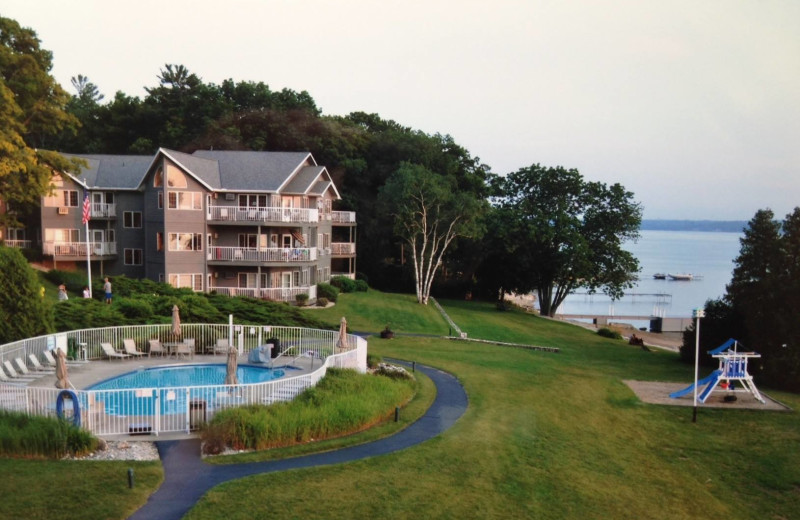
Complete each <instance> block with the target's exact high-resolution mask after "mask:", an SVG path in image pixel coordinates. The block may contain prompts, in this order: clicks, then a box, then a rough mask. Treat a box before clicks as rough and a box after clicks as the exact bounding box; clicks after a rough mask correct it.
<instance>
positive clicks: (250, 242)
mask: <svg viewBox="0 0 800 520" xmlns="http://www.w3.org/2000/svg"><path fill="white" fill-rule="evenodd" d="M257 240H258V235H255V234H252V235H251V234H247V235H246V234H244V233H240V234H239V247H248V248H251V249H255V248H256V247H258V243H257V242H256V241H257Z"/></svg>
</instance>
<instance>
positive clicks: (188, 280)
mask: <svg viewBox="0 0 800 520" xmlns="http://www.w3.org/2000/svg"><path fill="white" fill-rule="evenodd" d="M74 157H80V158H82V159H84V160H86V162H87V163H88V168H85V169H83V170H82V171H81V172H80V173H77V174H73V173H71V172H63V173H61V174H59V175H55V176H54V177H53V188H54V191H53V194H52V195H50V196H47V197H43V198H42V204H41V237H42V252H43V254H44V255H45V256H46V257H48V258H52V260H53V263H54V265H55V266H56V267H58V265H59V264H61V263H64V262H73V263H76V264H79V263H80V262H84V264H85V262H86V259H87V246H88V254H89V259H90V261H91V262H92V273H93V276H100V275H111V276H113V275H121V274H124V275H126V276H129V277H132V278H149V279H152V280H156V281H163V282H167V283H169V284H171V285H173V286H175V287H189V288H191V289H193V290H195V291H206V292H210V291H217V292H220V293H224V294H228V295H246V296H252V297H256V298H263V299H270V300H278V301H289V302H293V301H295V298H296V296H297V295H298V294H308V295H309V297H310V299H311V300H314V299H316V284H317V283H320V282H327V281H328V280H330V278H331V276H333V275H344V276H348V277H350V278H355V252H356V249H355V226H356V218H355V213H352V212H341V211H333V210H332V206H333V202H334V201H336V200H339V199H340V195H339V192H338V191H337V189H336V186H335V185H334V183H333V181H332V179H331V176H330V174H329V173H328V171H327V169H326V168H325V167H324V166H320V165H318V164H317V163H316V162H315V161H314V158H313V157H312V156H311V154H310V153H306V152H229V151H209V150H200V151H197V152H195V153H193V154H186V153H181V152H176V151H173V150H167V149H163V148H162V149H160V150H159V151H158V152H157V153H156V155H155V156H154V157H153V156H112V155H79V156H74ZM86 196H88V197H89V201H90V208H91V216H90V219H89V222H88V225H84V224H83V222H82V214H83V201H84V197H86ZM87 231H88V241H87ZM334 231H335V233H334ZM334 236H336V237H342V238H340V240H341V241H339V242H333V241H332V237H334Z"/></svg>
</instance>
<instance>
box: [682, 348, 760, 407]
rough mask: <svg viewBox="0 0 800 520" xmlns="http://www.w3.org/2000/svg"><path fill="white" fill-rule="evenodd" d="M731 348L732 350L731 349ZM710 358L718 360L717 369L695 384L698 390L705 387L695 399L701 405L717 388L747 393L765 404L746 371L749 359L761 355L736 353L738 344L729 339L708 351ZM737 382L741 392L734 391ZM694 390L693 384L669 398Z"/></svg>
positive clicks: (751, 377) (735, 390)
mask: <svg viewBox="0 0 800 520" xmlns="http://www.w3.org/2000/svg"><path fill="white" fill-rule="evenodd" d="M731 346H733V348H731ZM708 353H709V354H711V357H713V358H716V359H719V368H718V369H716V370H714V371H713V372H711V374H710V375H708V376H706V377H704V378H703V379H701V380H699V381H698V382H697V386H698V388H699V387H701V386H703V385H705V388H703V391H702V392H701V393H700V394H699V395H698V397H697V399H698V400H699V401H700V402H701V403H705V402H706V399H708V396H710V395H711V392H713V391H714V389H715V388H716V387H717V386H720V387H721V388H724V389H725V390H726V391H728V392H731V393H732V392H749V393H751V394H753V397H755V398H756V399H757V400H758V401H760V402H761V403H763V404H766V401H764V398H763V397H761V394H760V393H759V392H758V388H756V385H755V383H753V376H751V375H750V373H749V372H748V371H747V363H748V360H749V359H750V358H760V357H761V354H758V353H756V352H738V343H737V341H736V340H735V339H729V340H728V341H726V342H725V343H723V344H722V345H720V346H719V347H717V348H715V349H714V350H709V351H708ZM736 381H738V382H739V383H740V384H741V386H742V387H743V388H742V389H741V390H738V389H734V384H735V382H736ZM693 390H694V384H691V385H689V386H688V387H686V388H684V389H683V390H679V391H677V392H673V393H671V394H669V396H670V397H671V398H673V399H677V398H679V397H682V396H684V395H686V394H688V393H689V392H692V391H693Z"/></svg>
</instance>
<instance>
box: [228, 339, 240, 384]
mask: <svg viewBox="0 0 800 520" xmlns="http://www.w3.org/2000/svg"><path fill="white" fill-rule="evenodd" d="M238 357H239V351H238V350H236V347H231V348H229V349H228V372H227V374H225V384H226V385H238V384H239V380H238V379H237V378H236V366H237V364H238V359H237V358H238Z"/></svg>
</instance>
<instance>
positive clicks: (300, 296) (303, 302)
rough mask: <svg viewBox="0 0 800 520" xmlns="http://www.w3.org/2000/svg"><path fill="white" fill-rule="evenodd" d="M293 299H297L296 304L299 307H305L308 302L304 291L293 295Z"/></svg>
mask: <svg viewBox="0 0 800 520" xmlns="http://www.w3.org/2000/svg"><path fill="white" fill-rule="evenodd" d="M294 299H295V301H297V305H298V306H299V307H305V305H306V304H307V303H308V295H307V294H305V293H300V294H298V295H297V296H295V297H294Z"/></svg>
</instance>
